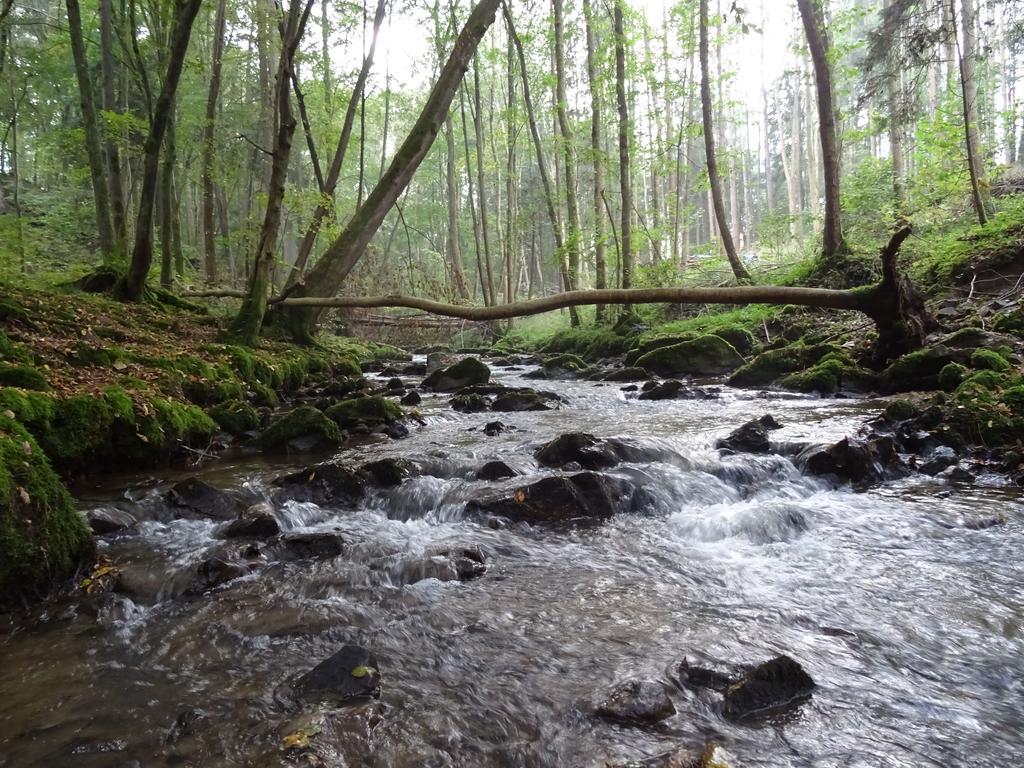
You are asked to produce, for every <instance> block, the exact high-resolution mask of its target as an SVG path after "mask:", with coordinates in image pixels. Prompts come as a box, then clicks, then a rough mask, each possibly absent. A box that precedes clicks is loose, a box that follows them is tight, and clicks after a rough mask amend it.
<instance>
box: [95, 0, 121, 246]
mask: <svg viewBox="0 0 1024 768" xmlns="http://www.w3.org/2000/svg"><path fill="white" fill-rule="evenodd" d="M99 9H100V72H101V77H102V79H103V109H104V110H105V111H107V112H115V111H117V96H116V93H115V90H114V86H115V81H116V80H117V68H116V67H115V65H114V29H113V24H114V19H113V16H114V9H113V3H112V0H100V4H99ZM104 150H105V153H106V156H107V174H108V176H107V183H108V186H109V188H110V219H111V226H112V228H113V235H114V249H115V251H116V253H117V254H118V256H124V255H125V254H126V250H127V240H126V238H127V226H126V224H125V201H124V179H123V178H122V176H121V155H120V152H119V151H118V146H117V140H116V139H115V138H114V136H113V135H111V136H109V137H108V138H107V141H106V146H105V147H104Z"/></svg>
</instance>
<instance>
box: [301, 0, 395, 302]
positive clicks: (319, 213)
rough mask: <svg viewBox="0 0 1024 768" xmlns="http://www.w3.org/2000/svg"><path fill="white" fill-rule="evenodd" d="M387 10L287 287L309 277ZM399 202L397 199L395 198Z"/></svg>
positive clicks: (380, 10) (378, 20)
mask: <svg viewBox="0 0 1024 768" xmlns="http://www.w3.org/2000/svg"><path fill="white" fill-rule="evenodd" d="M386 6H387V2H386V0H377V10H376V12H375V13H374V16H373V32H372V34H371V37H370V47H369V49H368V50H367V51H366V56H365V57H364V58H363V66H362V68H361V69H360V70H359V75H358V77H357V78H356V82H355V85H353V86H352V95H351V96H350V97H349V101H348V107H347V108H346V109H345V121H344V122H343V123H342V126H341V135H340V136H339V137H338V146H337V147H336V148H335V150H334V158H333V159H332V160H331V167H330V168H329V169H328V171H327V176H326V178H325V179H324V189H323V191H322V195H323V198H324V199H323V200H322V201H321V202H320V203H318V204H317V206H316V208H315V209H314V210H313V216H312V218H311V219H310V222H309V225H308V226H307V227H306V234H305V235H304V236H303V238H302V242H301V243H300V244H299V252H298V254H297V255H296V257H295V264H294V265H293V266H292V270H291V273H290V274H289V275H288V281H287V282H286V283H285V285H286V286H288V287H293V286H295V285H297V284H299V283H300V282H302V281H303V279H304V275H305V273H306V264H307V263H308V262H309V257H310V254H312V253H313V246H314V245H315V244H316V238H317V235H318V234H319V233H320V225H321V224H323V220H324V218H325V217H326V216H327V214H328V213H329V212H330V211H331V210H332V209H333V205H332V202H331V198H333V196H334V190H335V188H336V187H337V186H338V178H339V177H340V176H341V166H342V164H343V163H344V162H345V153H346V152H347V151H348V144H349V141H350V139H351V138H352V127H353V125H354V124H355V119H356V109H357V108H358V106H359V104H360V100H361V97H362V94H363V91H364V90H365V89H366V79H367V78H368V77H369V75H370V69H372V67H373V57H374V54H375V52H376V50H377V37H378V35H379V33H380V27H381V24H382V23H383V22H384V10H385V8H386ZM395 199H396V200H397V199H398V198H397V197H396V198H395Z"/></svg>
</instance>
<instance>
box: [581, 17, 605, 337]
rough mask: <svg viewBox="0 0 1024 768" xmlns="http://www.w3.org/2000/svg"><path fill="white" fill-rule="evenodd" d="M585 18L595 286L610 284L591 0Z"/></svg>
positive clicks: (599, 313) (600, 312)
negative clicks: (603, 207)
mask: <svg viewBox="0 0 1024 768" xmlns="http://www.w3.org/2000/svg"><path fill="white" fill-rule="evenodd" d="M583 18H584V21H585V23H586V26H587V84H588V86H589V90H590V153H591V155H592V156H593V159H592V162H593V165H594V174H593V200H592V202H591V205H592V208H593V214H594V287H595V288H597V289H599V290H600V289H604V288H607V287H608V278H607V274H606V267H605V242H604V212H603V211H602V210H601V197H602V195H603V194H604V147H603V145H602V139H601V111H602V108H603V107H602V103H601V102H602V99H601V82H600V80H599V79H598V72H597V55H598V53H597V30H596V29H595V28H594V23H595V18H594V11H593V8H592V7H591V0H583ZM595 317H596V320H597V322H598V323H600V322H602V321H603V320H604V306H602V305H601V304H598V305H597V307H596V309H595Z"/></svg>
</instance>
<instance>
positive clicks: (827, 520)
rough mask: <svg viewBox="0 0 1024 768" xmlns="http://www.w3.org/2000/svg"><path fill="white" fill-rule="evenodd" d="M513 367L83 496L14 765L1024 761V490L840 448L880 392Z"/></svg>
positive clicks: (27, 685)
mask: <svg viewBox="0 0 1024 768" xmlns="http://www.w3.org/2000/svg"><path fill="white" fill-rule="evenodd" d="M502 362H505V363H508V365H505V366H497V367H495V368H494V376H493V377H492V378H491V381H490V382H488V383H487V384H479V383H478V384H476V385H473V386H471V387H470V388H468V389H466V388H461V385H462V384H465V383H467V382H463V381H459V380H455V379H452V380H450V381H444V380H443V379H444V377H443V376H442V375H438V376H435V380H434V381H433V382H432V384H433V388H428V389H419V388H416V387H415V386H412V385H414V384H417V383H418V382H419V381H420V379H421V377H420V376H411V375H403V374H402V373H401V372H395V371H389V372H386V373H384V374H383V375H380V376H378V377H377V379H378V381H377V383H378V384H379V386H380V387H381V388H382V389H383V390H390V391H391V392H392V393H393V394H392V395H389V396H388V397H389V401H397V400H399V399H402V400H403V401H405V402H406V404H407V405H408V406H410V407H418V408H419V410H420V414H421V418H420V421H419V422H416V421H409V422H407V423H406V429H407V431H408V434H406V429H391V430H388V432H389V434H390V435H391V437H390V438H389V437H387V436H385V435H384V434H383V433H375V434H370V435H369V436H367V437H366V439H365V440H364V441H363V442H362V443H361V444H359V445H355V446H353V445H349V446H347V447H344V448H342V449H341V450H338V451H336V452H334V453H330V454H320V455H313V454H294V453H293V454H288V455H282V454H279V455H277V457H276V458H268V456H267V455H253V456H248V457H245V456H240V457H238V458H237V459H235V460H231V461H222V462H219V463H217V464H215V465H211V466H210V467H209V468H208V469H207V470H205V471H203V472H200V473H197V474H196V475H189V476H182V475H175V476H162V477H146V478H142V477H137V478H133V480H132V482H130V483H127V484H126V485H127V487H124V486H123V485H122V486H119V487H117V488H116V489H114V490H113V491H112V490H111V489H110V488H109V487H108V488H95V489H92V490H89V489H86V490H84V491H83V492H82V504H83V508H84V509H85V511H86V512H87V513H88V514H89V515H90V517H91V519H92V521H93V525H94V528H96V529H97V530H101V531H103V533H102V534H101V536H100V551H101V555H102V557H101V560H100V563H99V565H98V567H97V569H96V570H95V571H94V573H93V574H92V575H91V579H92V580H91V582H90V583H89V584H88V585H87V590H86V591H88V592H90V593H91V594H88V595H86V596H85V597H82V598H80V599H76V600H73V601H67V602H63V603H59V604H51V605H48V606H45V607H41V608H38V609H36V610H35V611H34V612H33V613H31V614H28V615H18V616H17V617H16V618H13V619H11V620H10V622H11V623H9V624H8V625H6V626H5V627H4V628H3V635H2V638H0V660H2V663H0V692H2V693H3V696H2V697H0V766H4V767H5V768H6V767H7V766H34V765H69V766H129V765H139V766H150V765H168V766H170V765H187V766H228V765H253V766H263V765H281V764H284V765H324V766H603V765H623V766H624V765H642V766H684V765H694V766H698V765H711V764H715V765H719V764H728V765H734V766H793V765H815V766H922V765H937V766H938V765H941V766H949V765H967V764H970V765H993V766H995V765H1012V764H1015V761H1016V759H1017V757H1016V755H1017V754H1018V752H1019V748H1020V737H1019V733H1020V731H1021V726H1022V725H1024V719H1022V716H1021V714H1020V712H1021V704H1022V699H1024V688H1022V687H1021V683H1020V680H1019V661H1020V659H1021V658H1022V657H1024V637H1022V630H1021V627H1022V622H1024V599H1022V598H1021V597H1020V594H1019V585H1020V583H1021V580H1022V577H1024V566H1022V565H1021V564H1020V558H1019V556H1018V555H1019V552H1020V549H1021V545H1022V543H1024V529H1022V525H1021V521H1022V512H1024V504H1022V500H1021V496H1020V491H1019V489H1018V488H1014V487H1011V486H1009V485H1007V484H1006V482H1005V481H1004V480H1003V479H1001V478H1000V477H999V476H997V475H991V476H990V475H987V474H985V473H984V472H981V473H979V472H977V471H976V470H975V471H974V472H970V473H969V472H967V471H966V469H965V467H962V466H959V464H958V461H957V457H956V456H955V455H949V456H947V455H945V453H944V452H943V451H941V450H937V449H935V448H934V447H933V446H929V445H928V440H927V436H926V435H920V434H917V433H916V432H915V433H913V434H908V433H907V431H906V430H905V429H904V430H903V431H901V426H900V421H899V419H898V414H896V415H893V414H890V418H889V419H888V420H887V421H882V422H879V426H878V427H877V429H876V430H875V433H874V434H873V435H872V436H871V437H870V438H869V439H865V440H860V441H859V440H854V441H844V438H846V437H848V436H851V435H855V434H857V433H858V432H859V431H860V430H861V428H862V426H863V424H864V423H865V421H866V420H869V419H872V418H873V417H875V416H877V415H878V414H880V413H881V411H882V409H883V408H884V407H885V405H886V404H885V403H884V402H869V401H863V400H857V399H816V398H811V397H804V396H797V395H783V394H780V393H769V392H757V391H740V390H735V389H731V388H729V387H726V386H723V385H720V384H716V383H715V382H700V383H699V386H697V385H690V384H686V385H680V386H678V387H677V386H676V385H671V384H665V383H661V384H658V385H657V386H656V387H655V386H647V387H646V389H645V388H644V385H643V383H642V382H637V383H636V384H635V385H634V384H629V383H624V382H626V381H628V379H629V378H630V376H627V375H625V374H620V375H615V373H614V372H612V373H611V374H609V376H608V377H607V378H608V379H609V380H607V381H603V382H591V381H566V380H561V379H559V378H557V372H556V371H551V370H549V371H547V372H546V374H545V375H547V376H548V380H545V381H543V382H538V381H537V380H536V378H535V377H536V374H535V370H536V368H535V367H534V366H530V365H522V364H520V363H522V362H524V361H517V360H508V361H502ZM548 367H549V368H551V367H552V366H550V365H549V366H548ZM396 373H398V375H397V376H395V375H394V374H396ZM396 378H397V379H398V380H397V381H395V379H396ZM615 379H620V381H615ZM439 390H445V391H443V392H442V391H439ZM651 393H653V394H651ZM416 400H419V402H415V401H416ZM766 414H770V415H771V416H770V418H765V416H766ZM391 438H400V439H391ZM915 440H916V441H917V443H915V442H914V441H915ZM307 447H308V446H307ZM911 449H913V450H914V451H915V453H917V454H920V456H908V455H906V452H907V451H908V450H911ZM921 470H925V471H921Z"/></svg>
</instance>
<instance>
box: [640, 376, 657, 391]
mask: <svg viewBox="0 0 1024 768" xmlns="http://www.w3.org/2000/svg"><path fill="white" fill-rule="evenodd" d="M656 386H658V382H657V381H655V380H654V379H650V380H648V381H645V382H644V383H643V384H642V385H640V391H641V392H650V391H651V390H652V389H654V388H655V387H656Z"/></svg>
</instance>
